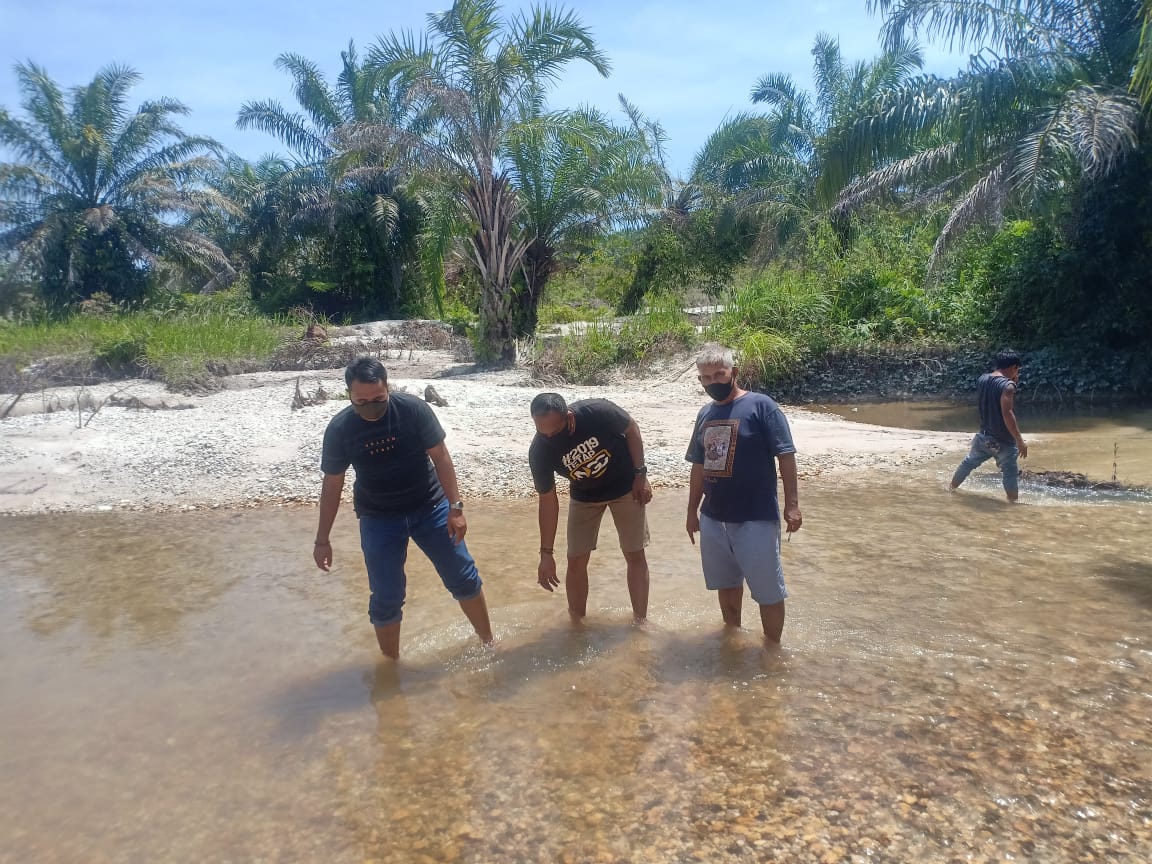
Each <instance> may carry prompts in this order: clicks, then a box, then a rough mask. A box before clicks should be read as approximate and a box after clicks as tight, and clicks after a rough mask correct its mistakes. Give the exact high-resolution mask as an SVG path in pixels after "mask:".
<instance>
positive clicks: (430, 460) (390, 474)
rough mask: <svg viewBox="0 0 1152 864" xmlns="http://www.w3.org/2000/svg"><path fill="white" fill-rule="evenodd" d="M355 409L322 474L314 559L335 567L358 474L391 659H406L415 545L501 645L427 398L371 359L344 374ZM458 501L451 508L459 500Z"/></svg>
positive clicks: (337, 428)
mask: <svg viewBox="0 0 1152 864" xmlns="http://www.w3.org/2000/svg"><path fill="white" fill-rule="evenodd" d="M344 381H345V382H346V383H347V384H348V397H349V399H350V400H351V402H352V404H351V405H349V406H348V407H347V408H345V409H344V410H343V411H341V412H340V413H338V414H337V415H336V416H335V417H333V418H332V420H331V421H330V422H329V423H328V428H327V430H325V432H324V451H323V455H322V456H321V462H320V467H321V470H323V472H324V482H323V486H322V487H321V491H320V527H319V528H318V529H317V531H316V544H315V547H314V550H315V551H314V552H313V558H314V559H315V561H316V566H317V567H319V568H320V569H321V570H324V571H327V570H328V569H329V568H330V567H331V566H332V543H331V542H330V539H329V538H330V537H331V531H332V523H333V522H335V521H336V512H337V510H339V508H340V495H341V493H342V492H343V489H344V473H345V472H346V471H347V470H348V466H349V465H351V466H352V467H354V468H355V469H356V483H355V485H354V486H353V487H352V501H353V506H354V507H355V510H356V516H357V518H358V519H359V520H360V548H361V549H362V550H363V552H364V564H365V566H366V567H367V568H368V587H369V588H370V590H371V592H372V593H371V597H370V599H369V601H368V618H369V620H370V621H371V622H372V626H373V627H375V628H376V641H377V642H378V643H379V645H380V650H381V651H382V652H383V653H384V655H385V656H386V657H391V658H392V659H393V660H395V659H396V658H397V657H399V656H400V618H401V608H402V607H403V606H404V596H405V594H406V589H407V577H406V576H405V574H404V561H405V559H406V558H407V556H408V540H409V539H412V540H415V541H416V545H417V546H419V547H420V549H421V550H422V551H423V552H424V554H425V555H427V556H428V559H429V560H430V561H431V562H432V564H433V566H434V567H435V568H436V572H437V573H438V574H439V575H440V580H441V581H442V582H443V583H444V587H445V588H447V589H448V590H449V591H451V592H452V596H453V597H455V598H456V599H457V600H458V601H459V603H460V608H461V609H463V610H464V614H465V615H466V616H468V620H469V621H470V622H471V623H472V627H473V628H474V629H475V630H476V635H478V636H479V637H480V641H481V642H483V643H484V644H486V645H489V644H491V643H492V627H491V625H490V624H489V622H488V607H487V605H486V604H485V602H484V589H483V588H482V587H481V583H480V574H479V573H477V572H476V564H475V562H474V561H473V560H472V556H471V555H469V554H468V547H467V546H465V545H464V534H465V532H466V531H467V530H468V523H467V522H466V521H465V519H464V502H463V501H461V500H460V494H459V492H458V490H457V487H456V469H455V468H454V467H453V465H452V457H451V456H449V455H448V448H447V447H445V446H444V430H443V429H442V428H441V427H440V421H439V420H437V419H436V415H435V413H433V411H432V409H431V408H429V407H428V405H427V404H425V403H424V402H423V401H422V400H420V399H417V398H416V397H415V396H409V395H408V394H407V393H392V392H390V391H389V389H388V373H387V371H386V370H385V369H384V366H383V365H382V364H381V363H380V361H379V360H375V359H373V358H371V357H361V358H359V359H358V360H356V361H355V362H354V363H352V364H351V365H350V366H349V367H348V368H347V369H345V370H344ZM449 502H451V503H449Z"/></svg>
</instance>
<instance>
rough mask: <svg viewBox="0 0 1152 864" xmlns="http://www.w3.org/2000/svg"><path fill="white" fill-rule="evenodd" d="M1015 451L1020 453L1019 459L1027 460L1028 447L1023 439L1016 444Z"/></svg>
mask: <svg viewBox="0 0 1152 864" xmlns="http://www.w3.org/2000/svg"><path fill="white" fill-rule="evenodd" d="M1016 449H1017V450H1019V451H1020V458H1021V459H1027V458H1028V445H1027V444H1025V443H1024V439H1023V438H1021V439H1020V440H1019V441H1017V442H1016Z"/></svg>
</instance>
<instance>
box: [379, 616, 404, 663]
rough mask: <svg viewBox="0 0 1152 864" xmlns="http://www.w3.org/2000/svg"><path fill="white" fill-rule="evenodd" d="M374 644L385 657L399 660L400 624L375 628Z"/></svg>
mask: <svg viewBox="0 0 1152 864" xmlns="http://www.w3.org/2000/svg"><path fill="white" fill-rule="evenodd" d="M376 642H377V643H378V644H379V645H380V651H381V653H382V654H383V655H384V656H385V657H390V658H391V659H393V660H399V659H400V622H399V621H397V622H396V623H395V624H385V625H384V626H383V627H377V628H376Z"/></svg>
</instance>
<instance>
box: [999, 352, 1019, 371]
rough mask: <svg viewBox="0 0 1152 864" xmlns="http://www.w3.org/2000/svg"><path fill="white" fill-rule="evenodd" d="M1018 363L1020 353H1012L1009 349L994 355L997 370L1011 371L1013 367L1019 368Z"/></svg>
mask: <svg viewBox="0 0 1152 864" xmlns="http://www.w3.org/2000/svg"><path fill="white" fill-rule="evenodd" d="M1020 363H1021V358H1020V352H1019V351H1013V350H1012V349H1011V348H1005V349H1004V350H1003V351H1001V352H1000V353H998V354H997V355H996V368H997V369H1011V368H1012V367H1013V366H1019V365H1020Z"/></svg>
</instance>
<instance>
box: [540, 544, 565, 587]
mask: <svg viewBox="0 0 1152 864" xmlns="http://www.w3.org/2000/svg"><path fill="white" fill-rule="evenodd" d="M536 581H537V582H539V583H540V587H541V588H543V589H544V590H545V591H551V590H552V589H553V588H556V587H557V586H558V585H559V584H560V580H559V579H557V578H556V559H555V558H553V557H552V556H551V555H549V554H548V553H547V552H541V553H540V566H539V567H538V568H537V569H536Z"/></svg>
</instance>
